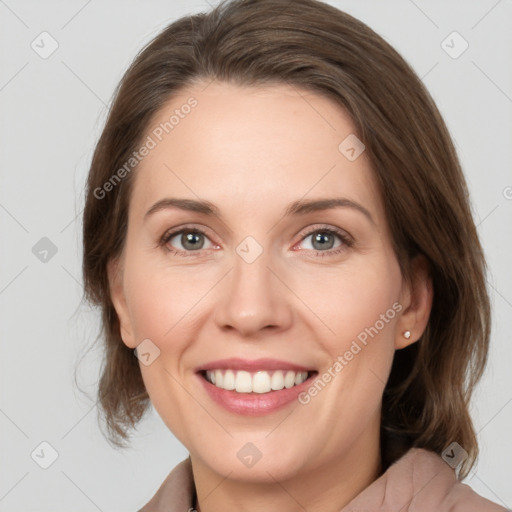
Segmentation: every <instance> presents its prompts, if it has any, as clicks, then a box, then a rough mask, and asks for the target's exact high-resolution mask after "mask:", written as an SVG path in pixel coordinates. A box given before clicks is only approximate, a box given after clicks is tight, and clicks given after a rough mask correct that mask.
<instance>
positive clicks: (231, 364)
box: [195, 357, 314, 373]
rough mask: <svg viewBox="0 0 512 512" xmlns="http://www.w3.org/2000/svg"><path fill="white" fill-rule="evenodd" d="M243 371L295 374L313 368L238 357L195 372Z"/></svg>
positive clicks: (210, 364)
mask: <svg viewBox="0 0 512 512" xmlns="http://www.w3.org/2000/svg"><path fill="white" fill-rule="evenodd" d="M220 369H230V370H245V371H247V372H254V371H257V370H263V371H265V370H292V371H295V372H309V371H314V369H313V368H310V367H307V366H302V365H300V364H295V363H290V362H288V361H282V360H279V359H267V358H265V359H254V360H249V359H242V358H239V357H232V358H229V359H218V360H217V361H212V362H210V363H206V364H203V365H201V366H198V367H197V368H196V370H195V371H196V373H197V372H202V371H206V370H220Z"/></svg>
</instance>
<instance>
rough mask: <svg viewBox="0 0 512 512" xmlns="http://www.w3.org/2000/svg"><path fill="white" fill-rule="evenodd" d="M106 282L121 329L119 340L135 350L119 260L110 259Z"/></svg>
mask: <svg viewBox="0 0 512 512" xmlns="http://www.w3.org/2000/svg"><path fill="white" fill-rule="evenodd" d="M107 274H108V282H109V287H110V299H111V300H112V304H113V305H114V308H115V310H116V313H117V317H118V318H119V325H120V328H121V332H120V335H121V339H122V340H123V343H124V344H125V345H126V346H127V347H129V348H135V347H136V346H137V344H136V343H135V336H134V335H133V326H132V322H131V318H130V314H129V311H128V306H127V304H126V298H125V295H124V288H123V268H122V261H121V259H120V258H116V259H112V260H110V261H109V262H108V265H107Z"/></svg>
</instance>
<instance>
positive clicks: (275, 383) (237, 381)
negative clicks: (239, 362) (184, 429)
mask: <svg viewBox="0 0 512 512" xmlns="http://www.w3.org/2000/svg"><path fill="white" fill-rule="evenodd" d="M317 373H318V372H316V371H293V370H272V371H266V370H258V371H256V372H249V371H245V370H235V369H220V368H219V369H215V370H203V371H200V372H199V374H200V375H201V376H202V377H203V378H204V379H205V380H206V381H207V382H209V383H210V384H213V385H214V386H215V387H217V388H219V389H224V390H226V391H234V392H235V393H257V394H266V393H272V392H273V391H281V390H282V389H290V388H293V387H295V386H299V385H301V384H302V383H303V382H305V381H306V380H308V379H310V378H311V377H313V375H314V374H315V375H316V374H317Z"/></svg>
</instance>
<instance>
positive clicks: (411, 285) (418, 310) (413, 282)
mask: <svg viewBox="0 0 512 512" xmlns="http://www.w3.org/2000/svg"><path fill="white" fill-rule="evenodd" d="M433 297H434V288H433V285H432V278H431V277H430V272H429V265H428V261H427V259H426V258H425V256H423V255H418V256H416V257H415V258H414V259H413V260H412V261H411V273H410V279H408V280H404V284H403V286H402V293H401V295H400V304H402V306H403V312H402V314H401V316H400V319H399V320H398V322H397V332H396V339H395V349H397V350H399V349H402V348H405V347H407V346H409V345H411V344H412V343H414V342H416V341H418V340H419V339H420V337H421V335H422V334H423V332H424V331H425V328H426V327H427V323H428V319H429V317H430V311H431V309H432V300H433ZM406 331H410V333H411V335H410V337H409V338H406V337H404V335H403V333H404V332H406Z"/></svg>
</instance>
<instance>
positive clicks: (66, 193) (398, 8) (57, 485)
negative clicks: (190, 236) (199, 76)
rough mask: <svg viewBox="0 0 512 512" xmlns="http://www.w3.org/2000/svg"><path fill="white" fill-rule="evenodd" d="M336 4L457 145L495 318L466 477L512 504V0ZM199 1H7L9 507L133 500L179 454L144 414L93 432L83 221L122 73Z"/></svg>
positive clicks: (3, 86) (0, 20) (1, 198)
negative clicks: (389, 48) (123, 436)
mask: <svg viewBox="0 0 512 512" xmlns="http://www.w3.org/2000/svg"><path fill="white" fill-rule="evenodd" d="M212 2H213V0H212ZM328 3H331V4H333V5H335V6H337V7H339V8H341V9H343V10H346V11H347V12H349V13H351V14H353V15H355V16H356V17H358V18H360V19H361V20H363V21H364V22H366V23H367V24H369V25H370V26H371V27H372V28H374V29H375V30H376V31H377V32H379V33H380V34H381V35H383V36H384V37H385V38H386V40H388V41H389V42H390V43H391V44H392V45H393V46H395V48H397V49H398V51H399V52H401V53H402V55H403V56H404V57H405V58H406V59H407V60H408V61H409V62H410V63H411V64H412V66H413V67H414V69H415V70H416V71H417V73H418V74H419V75H420V76H421V77H422V79H423V81H424V82H425V84H426V86H427V87H428V89H429V90H430V92H431V93H432V95H433V97H434V99H435V100H436V102H437V104H438V106H439V108H440V110H441V112H442V114H443V115H444V117H445V120H446V122H447V124H448V127H449V129H450V131H451V133H452V135H453V137H454V139H455V141H456V144H457V149H458V151H459V156H460V158H461V160H462V163H463V166H464V169H465V172H466V176H467V179H468V183H469V186H470V191H471V194H472V200H473V204H474V213H475V218H476V219H477V223H478V229H479V233H480V235H481V238H482V242H483V245H484V248H485V251H486V255H487V258H488V263H489V286H490V291H491V294H492V300H493V310H494V320H493V334H492V349H491V354H490V361H489V366H488V370H487V372H486V375H485V378H484V380H483V381H482V383H481V385H480V386H479V388H478V390H477V393H476V397H475V400H474V403H473V409H472V412H473V415H474V418H475V422H476V427H477V430H478V432H479V433H478V439H479V442H480V445H481V449H482V455H481V458H480V461H479V464H478V466H477V467H476V469H475V470H474V471H473V472H472V474H471V475H470V477H468V479H467V480H466V483H468V484H469V485H471V486H472V487H473V488H474V489H475V490H476V491H477V492H479V493H480V494H482V495H484V496H486V497H488V498H490V499H492V500H493V501H497V502H499V503H501V504H503V505H507V506H508V507H512V487H511V486H510V476H511V474H510V470H509V468H510V460H511V457H512V443H511V441H510V432H511V424H512V421H511V420H512V404H511V401H512V386H511V383H512V377H511V375H510V367H509V365H510V361H511V356H512V345H511V338H510V332H511V331H512V320H511V319H512V278H511V273H510V271H509V262H510V254H511V249H512V229H511V227H512V172H511V163H512V154H511V153H512V149H511V148H512V139H511V133H512V116H511V113H512V58H511V57H512V2H511V1H510V0H501V1H496V0H481V1H467V0H466V1H449V2H448V1H446V0H443V1H427V0H415V1H412V0H396V1H389V0H388V1H386V2H383V1H376V0H375V1H364V0H352V1H348V0H347V1H345V0H338V1H330V2H328ZM207 8H209V6H208V4H207V3H203V2H200V1H191V2H185V1H181V0H180V1H170V0H166V1H157V0H151V1H147V2H142V1H136V0H130V1H112V0H110V1H102V2H100V1H99V0H89V1H83V0H76V1H75V0H73V1H69V0H68V1H66V2H64V1H61V2H57V1H46V2H36V1H23V0H20V1H16V0H6V1H1V0H0V106H1V117H0V123H1V124H0V145H1V146H0V147H1V166H0V172H1V188H0V226H1V230H0V233H1V234H0V237H1V238H0V251H1V252H0V262H1V264H0V311H1V319H0V321H1V343H2V346H1V350H2V352H1V354H2V357H1V358H0V431H1V435H0V461H1V466H0V510H1V511H13V512H14V511H24V512H27V511H30V510H37V511H50V510H52V511H57V510H74V511H76V512H79V511H92V510H102V511H122V510H136V509H137V508H138V507H140V506H142V505H143V504H144V503H145V502H146V501H147V500H148V499H149V498H150V497H151V496H152V495H153V493H154V492H155V491H156V489H157V488H158V486H159V485H160V483H161V482H162V481H163V479H164V478H165V476H166V475H167V474H168V472H169V471H170V469H171V468H172V467H173V466H174V465H175V464H176V463H177V462H179V461H180V460H182V459H183V458H185V457H186V456H187V451H186V450H185V448H184V447H183V446H181V445H180V444H179V443H178V442H177V441H176V439H175V438H174V437H173V435H172V434H171V433H170V432H169V431H168V430H167V428H166V427H165V425H164V424H163V422H162V421H161V420H160V418H159V417H158V416H157V415H156V413H155V412H154V411H152V412H151V413H150V414H149V415H148V417H147V418H146V419H145V420H144V421H143V422H142V423H141V425H140V429H139V431H138V432H137V433H136V435H135V437H134V439H133V444H132V447H131V448H130V449H128V450H125V451H124V452H123V451H115V450H114V449H112V448H111V447H110V446H109V445H108V444H107V443H106V441H105V440H104V439H103V437H102V435H101V431H100V430H99V428H98V425H97V420H96V412H97V408H96V406H95V398H94V391H95V382H96V380H97V377H98V368H99V364H100V360H101V352H100V351H99V350H98V348H97V347H96V348H95V347H93V348H91V349H90V350H89V348H90V347H91V346H92V345H93V342H94V338H95V335H96V333H97V328H98V314H97V312H95V311H91V310H90V309H89V308H88V307H87V306H85V305H82V304H80V300H81V296H82V288H81V275H80V266H81V240H80V234H81V219H80V214H81V211H82V207H83V190H84V182H85V177H86V173H87V170H88V165H89V164H90V159H91V154H92V150H93V147H94V143H95V141H96V140H97V137H98V135H99V133H100V130H101V128H102V125H103V123H104V120H105V114H106V106H107V105H108V103H109V101H110V98H111V95H112V93H113V90H114V87H115V86H116V84H117V83H118V81H119V79H120V78H121V75H122V73H123V72H124V70H125V69H126V68H127V66H128V65H129V63H130V62H131V60H132V58H133V57H134V56H135V54H136V52H137V51H138V50H139V49H140V48H141V47H142V46H143V45H144V44H145V43H146V42H147V41H149V40H150V39H151V38H152V37H153V36H155V35H156V34H157V33H158V32H159V31H160V30H161V29H162V28H164V27H165V26H166V25H167V24H168V23H169V22H171V21H173V20H174V19H176V18H178V17H180V16H182V15H185V14H189V13H192V12H198V11H202V10H205V9H207ZM43 31H47V32H48V33H49V34H51V37H52V38H53V39H54V40H55V41H57V43H58V48H57V49H56V51H55V52H54V53H53V54H52V55H50V56H49V57H47V58H46V59H45V58H42V57H41V56H40V55H39V54H38V53H36V51H35V50H34V49H33V48H32V47H31V43H32V42H33V41H35V43H34V45H39V48H38V51H39V52H43V51H48V50H49V49H51V40H50V39H48V38H47V39H45V40H44V41H43V42H41V37H48V36H40V34H41V33H42V32H43ZM453 31H457V32H458V33H459V34H460V35H461V36H462V37H463V38H464V40H466V41H467V42H468V43H469V48H468V49H467V50H466V51H465V52H464V53H462V54H461V55H460V56H458V58H452V57H453V54H454V53H459V52H460V50H461V49H463V46H462V45H463V44H464V42H463V41H462V40H461V39H458V36H455V39H454V38H453V36H452V37H451V38H448V39H447V40H446V38H447V36H449V34H451V33H452V32H453ZM444 40H446V42H445V43H444V49H443V46H442V42H443V41H444ZM447 46H448V48H447ZM449 47H452V48H451V49H450V48H449ZM445 49H446V50H449V51H450V52H451V53H452V56H450V55H448V54H447V52H446V51H445ZM43 237H47V238H48V239H49V240H50V241H51V244H50V243H49V242H48V240H45V241H42V242H41V241H40V240H41V239H42V238H43ZM36 244H39V245H36ZM34 246H35V249H33V248H34ZM52 247H54V248H53V251H55V250H57V252H56V253H55V254H53V253H52ZM45 250H47V251H48V252H47V253H44V251H45ZM45 258H46V261H45V260H44V259H45ZM82 356H83V359H82V360H81V364H80V366H79V373H78V375H79V379H80V383H81V385H82V387H83V388H84V389H85V390H86V391H88V392H89V393H90V395H91V398H87V396H86V395H84V394H82V393H81V392H80V391H78V389H77V388H76V387H75V385H74V380H73V379H74V368H75V366H76V365H77V364H78V362H79V361H80V358H82ZM43 441H46V442H48V443H50V445H51V446H52V447H53V448H54V449H55V450H56V451H57V452H58V458H57V460H56V461H55V462H54V463H53V464H52V465H51V466H50V467H48V469H43V468H41V467H40V466H39V464H44V463H45V462H46V463H48V462H51V460H50V458H49V457H51V452H50V450H49V449H47V448H46V449H45V448H44V446H43V447H42V448H43V451H41V447H40V446H39V445H40V443H41V442H43ZM34 450H36V452H35V453H36V454H37V453H39V457H37V455H36V456H34V459H35V460H37V461H38V463H39V464H38V463H36V462H35V461H34V459H33V458H32V457H31V453H32V452H33V451H34Z"/></svg>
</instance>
